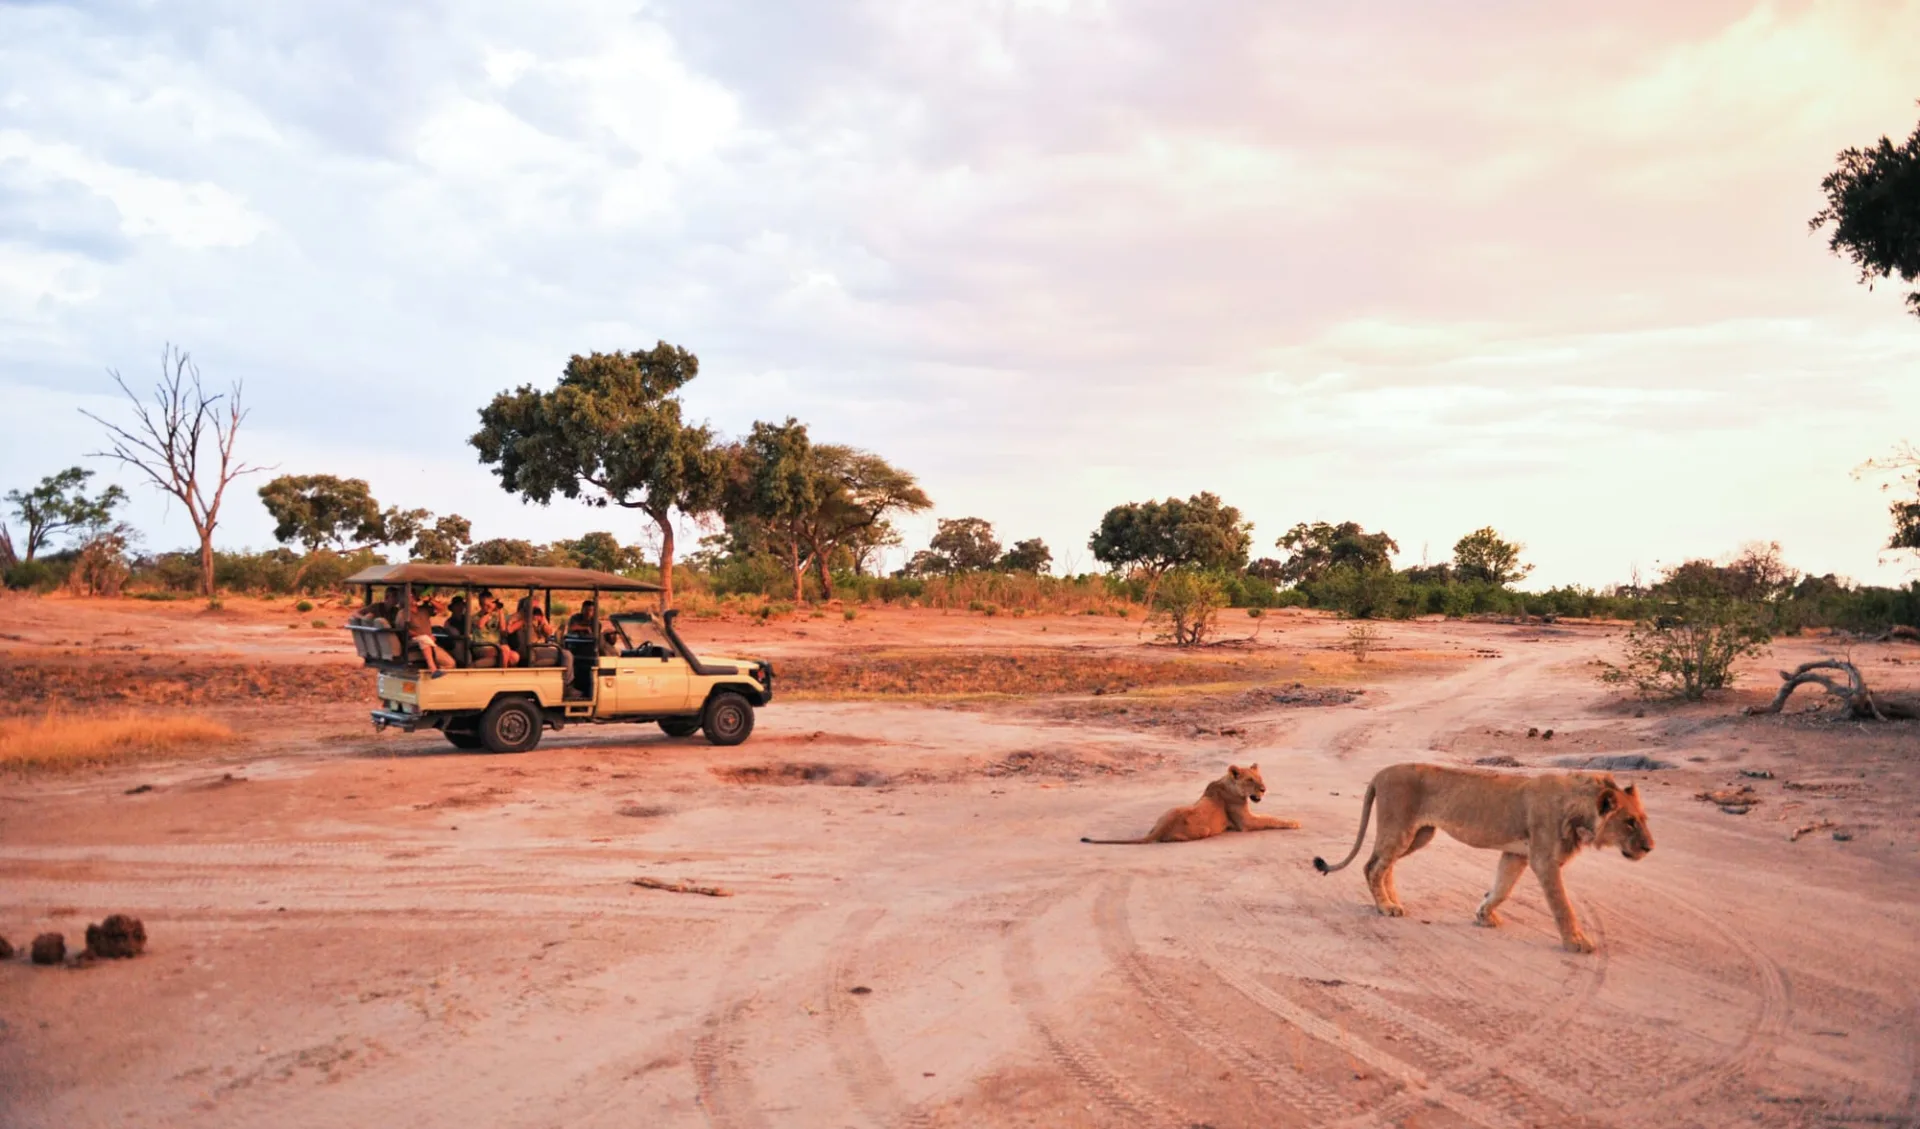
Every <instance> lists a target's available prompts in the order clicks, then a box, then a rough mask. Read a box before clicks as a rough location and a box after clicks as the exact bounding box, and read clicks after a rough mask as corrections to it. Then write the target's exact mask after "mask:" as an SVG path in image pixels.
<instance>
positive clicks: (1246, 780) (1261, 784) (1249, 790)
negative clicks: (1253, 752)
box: [1227, 763, 1267, 804]
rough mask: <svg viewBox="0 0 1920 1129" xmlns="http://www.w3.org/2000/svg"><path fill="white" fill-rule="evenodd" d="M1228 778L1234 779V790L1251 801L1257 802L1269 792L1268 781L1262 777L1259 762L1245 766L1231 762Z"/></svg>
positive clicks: (1244, 798)
mask: <svg viewBox="0 0 1920 1129" xmlns="http://www.w3.org/2000/svg"><path fill="white" fill-rule="evenodd" d="M1227 778H1228V779H1229V780H1231V781H1233V787H1234V790H1235V791H1236V792H1238V793H1239V794H1240V798H1241V799H1243V800H1246V801H1247V802H1249V803H1255V804H1257V803H1259V802H1260V798H1261V797H1262V796H1265V795H1266V794H1267V782H1266V781H1265V780H1262V779H1261V778H1260V766H1259V764H1258V763H1255V764H1250V765H1248V766H1247V767H1245V768H1241V767H1240V766H1239V765H1237V764H1230V765H1228V766H1227Z"/></svg>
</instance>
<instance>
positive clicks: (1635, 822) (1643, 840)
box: [1594, 784, 1653, 859]
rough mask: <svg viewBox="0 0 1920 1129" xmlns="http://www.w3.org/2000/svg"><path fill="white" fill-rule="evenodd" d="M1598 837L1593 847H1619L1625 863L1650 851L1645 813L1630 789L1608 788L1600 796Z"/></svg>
mask: <svg viewBox="0 0 1920 1129" xmlns="http://www.w3.org/2000/svg"><path fill="white" fill-rule="evenodd" d="M1600 817H1601V823H1600V833H1599V835H1597V836H1596V837H1595V839H1594V843H1595V845H1596V846H1601V847H1619V848H1620V853H1621V854H1623V855H1625V856H1626V857H1627V858H1629V859H1639V858H1642V857H1645V855H1646V853H1647V852H1648V851H1651V850H1653V831H1652V830H1651V829H1650V828H1648V826H1647V809H1646V808H1644V807H1642V806H1640V793H1639V791H1638V790H1637V789H1635V788H1634V786H1633V785H1631V784H1629V785H1627V786H1626V787H1625V788H1608V789H1607V790H1606V791H1604V792H1602V793H1600Z"/></svg>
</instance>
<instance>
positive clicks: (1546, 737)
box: [1540, 729, 1553, 741]
mask: <svg viewBox="0 0 1920 1129" xmlns="http://www.w3.org/2000/svg"><path fill="white" fill-rule="evenodd" d="M1540 739H1541V740H1542V741H1551V740H1553V730H1551V729H1549V730H1546V731H1545V732H1543V733H1541V734H1540Z"/></svg>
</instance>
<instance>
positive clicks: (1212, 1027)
mask: <svg viewBox="0 0 1920 1129" xmlns="http://www.w3.org/2000/svg"><path fill="white" fill-rule="evenodd" d="M1132 885H1133V879H1132V877H1131V876H1130V875H1126V874H1120V875H1116V876H1114V877H1113V878H1110V879H1109V880H1108V881H1107V882H1106V883H1105V884H1104V885H1103V886H1102V888H1101V890H1100V893H1099V895H1098V896H1097V898H1096V899H1095V902H1094V925H1095V928H1096V930H1097V931H1098V933H1099V936H1100V947H1101V949H1102V950H1103V951H1104V952H1105V954H1106V957H1107V960H1108V961H1109V962H1111V963H1112V964H1113V966H1114V967H1115V968H1117V969H1119V970H1120V972H1121V973H1122V974H1123V975H1125V976H1126V978H1127V981H1128V983H1130V984H1131V985H1132V986H1133V988H1134V990H1135V991H1137V992H1138V993H1139V994H1140V996H1141V998H1142V999H1143V1000H1144V1001H1145V1002H1146V1004H1147V1006H1148V1007H1150V1008H1152V1009H1153V1012H1154V1014H1155V1016H1157V1017H1158V1018H1160V1019H1163V1020H1165V1021H1166V1022H1167V1024H1168V1025H1169V1026H1171V1027H1172V1028H1173V1029H1174V1030H1175V1031H1178V1032H1179V1033H1180V1035H1181V1037H1183V1038H1185V1039H1186V1040H1187V1041H1188V1042H1189V1043H1192V1044H1193V1045H1194V1046H1196V1047H1199V1048H1200V1049H1201V1050H1203V1051H1205V1052H1206V1053H1207V1054H1210V1055H1212V1056H1213V1057H1214V1058H1216V1059H1218V1060H1219V1061H1220V1062H1222V1063H1224V1064H1226V1065H1228V1066H1231V1067H1232V1068H1233V1069H1234V1070H1236V1071H1238V1072H1239V1075H1240V1076H1241V1077H1243V1078H1248V1079H1251V1080H1252V1081H1253V1084H1254V1086H1255V1087H1256V1088H1258V1089H1259V1090H1260V1091H1261V1092H1262V1093H1263V1094H1265V1095H1266V1097H1267V1099H1268V1100H1269V1101H1272V1102H1275V1103H1278V1104H1282V1105H1284V1106H1286V1107H1289V1108H1292V1109H1297V1110H1303V1111H1305V1112H1307V1113H1308V1114H1310V1115H1311V1121H1310V1123H1311V1124H1323V1123H1324V1122H1325V1121H1326V1120H1327V1119H1329V1118H1333V1117H1337V1116H1339V1115H1340V1114H1343V1113H1346V1112H1348V1111H1349V1110H1350V1109H1351V1108H1352V1106H1351V1104H1350V1103H1349V1102H1348V1101H1347V1100H1346V1099H1344V1098H1342V1097H1340V1095H1338V1094H1335V1093H1333V1092H1331V1091H1329V1090H1327V1089H1325V1088H1324V1087H1322V1086H1319V1085H1316V1084H1315V1083H1314V1082H1312V1081H1311V1080H1310V1079H1308V1078H1306V1077H1304V1076H1303V1075H1302V1074H1300V1073H1299V1071H1297V1070H1295V1069H1293V1068H1292V1067H1291V1066H1283V1067H1281V1068H1280V1069H1277V1070H1276V1069H1275V1064H1274V1062H1273V1060H1272V1059H1271V1058H1270V1057H1268V1056H1266V1055H1263V1054H1261V1053H1260V1052H1258V1051H1255V1050H1253V1049H1251V1048H1249V1047H1247V1046H1246V1045H1245V1044H1243V1043H1242V1042H1241V1041H1240V1040H1239V1039H1237V1038H1236V1037H1235V1036H1233V1035H1232V1034H1229V1033H1228V1032H1226V1031H1223V1030H1221V1029H1220V1027H1219V1026H1218V1025H1217V1024H1215V1023H1214V1022H1212V1021H1211V1020H1210V1019H1208V1018H1207V1017H1206V1016H1204V1015H1202V1014H1201V1013H1200V1012H1198V1011H1196V1010H1195V1009H1194V1008H1192V1007H1190V1006H1189V1005H1187V1004H1186V1003H1185V1002H1184V1001H1182V1000H1181V999H1180V996H1179V994H1178V993H1177V992H1175V991H1173V990H1172V989H1171V988H1169V987H1168V986H1167V984H1166V982H1165V981H1164V980H1162V979H1161V978H1160V976H1159V974H1158V973H1156V972H1155V971H1154V969H1153V968H1152V966H1151V965H1150V964H1149V963H1148V962H1147V961H1146V960H1145V959H1144V958H1143V957H1142V955H1141V953H1140V949H1139V946H1138V945H1137V944H1136V943H1135V941H1134V938H1133V933H1132V930H1131V928H1130V927H1129V920H1128V912H1127V898H1128V895H1129V893H1130V892H1131V890H1132ZM1215 975H1218V972H1217V971H1216V972H1215Z"/></svg>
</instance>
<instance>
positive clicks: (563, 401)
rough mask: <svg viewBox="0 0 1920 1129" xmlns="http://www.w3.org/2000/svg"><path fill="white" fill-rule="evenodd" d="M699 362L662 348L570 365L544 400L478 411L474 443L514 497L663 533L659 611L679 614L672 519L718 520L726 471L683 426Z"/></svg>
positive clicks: (501, 400)
mask: <svg viewBox="0 0 1920 1129" xmlns="http://www.w3.org/2000/svg"><path fill="white" fill-rule="evenodd" d="M699 371H700V360H699V358H697V357H695V356H694V355H693V354H692V353H690V352H688V351H687V350H685V349H682V348H680V347H678V346H676V345H669V344H667V343H666V342H664V341H662V342H660V343H659V344H657V345H655V346H654V347H653V348H652V349H647V350H635V351H634V352H631V353H619V352H615V353H592V354H589V355H587V356H584V357H582V356H578V355H576V356H574V357H573V358H572V359H570V360H569V361H568V362H567V367H566V370H565V372H563V373H562V374H561V377H560V383H559V385H558V386H557V387H555V388H554V389H553V390H552V391H547V392H542V391H538V390H536V389H534V388H533V387H532V386H531V385H524V384H523V385H521V386H520V387H519V388H518V389H517V390H515V391H512V392H502V393H500V394H499V395H497V396H495V397H494V398H493V401H492V402H491V403H489V404H488V405H487V406H486V407H484V408H482V409H480V430H479V431H477V432H475V433H474V435H473V437H472V439H471V440H470V442H471V443H472V444H473V446H474V447H475V448H476V449H477V450H478V451H479V452H480V461H481V462H482V463H487V464H490V465H492V466H493V468H494V473H495V474H496V475H497V476H498V477H499V479H500V486H501V488H502V489H503V490H506V491H507V492H508V493H512V494H519V495H520V496H521V497H523V498H527V499H529V500H531V501H535V502H539V503H540V504H541V505H546V504H548V503H549V502H551V501H552V500H553V496H554V495H555V494H559V495H562V496H564V497H567V498H584V499H585V500H586V502H587V503H588V504H589V505H595V506H607V505H613V506H622V507H625V508H627V509H637V510H639V511H640V512H642V513H644V514H646V515H647V516H648V517H649V518H651V519H652V520H653V523H654V525H655V526H656V527H657V528H658V529H659V531H660V583H661V586H662V588H663V591H662V592H661V605H662V606H663V607H671V606H672V604H673V548H674V542H673V513H674V511H675V510H678V511H679V512H681V513H683V514H687V515H690V516H698V515H700V514H706V513H711V512H713V511H714V510H715V509H716V508H717V507H718V506H719V504H720V499H721V494H722V491H723V489H724V487H725V485H726V461H725V459H724V458H723V457H722V455H721V453H720V452H719V451H718V450H717V449H716V448H715V447H714V443H713V432H712V431H711V430H710V429H709V428H708V427H706V426H705V425H704V424H700V425H696V424H689V423H687V422H686V421H685V420H684V419H682V418H681V404H680V398H679V395H678V393H679V391H680V389H681V388H682V387H684V386H685V385H686V383H687V382H688V381H690V380H692V379H693V378H694V377H695V376H696V375H698V374H699Z"/></svg>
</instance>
